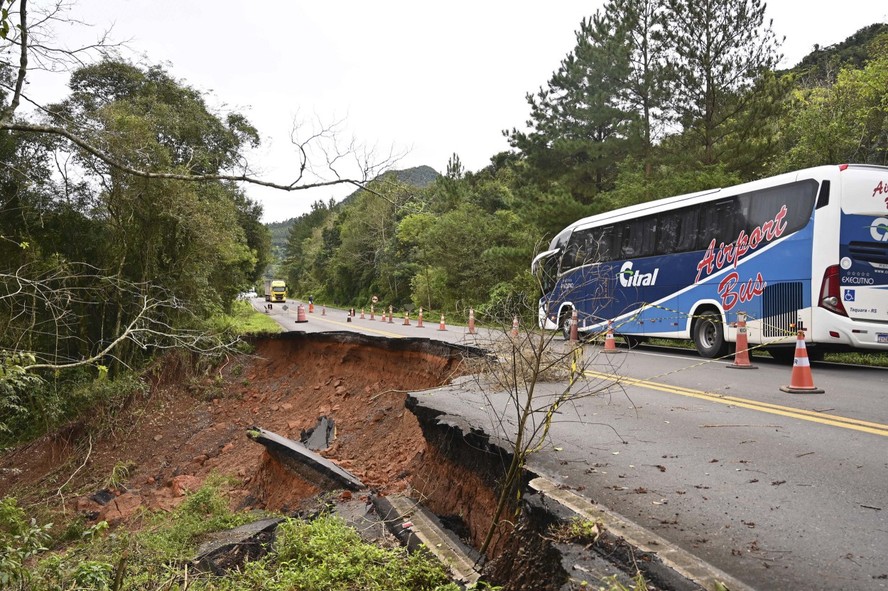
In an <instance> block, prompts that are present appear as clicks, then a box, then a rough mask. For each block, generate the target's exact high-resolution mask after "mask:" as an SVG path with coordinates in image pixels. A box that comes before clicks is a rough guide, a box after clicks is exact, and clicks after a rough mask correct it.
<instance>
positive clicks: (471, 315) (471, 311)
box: [469, 308, 475, 334]
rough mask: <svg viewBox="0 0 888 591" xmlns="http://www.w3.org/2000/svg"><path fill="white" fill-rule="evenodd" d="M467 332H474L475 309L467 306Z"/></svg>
mask: <svg viewBox="0 0 888 591" xmlns="http://www.w3.org/2000/svg"><path fill="white" fill-rule="evenodd" d="M469 334H475V309H474V308H469Z"/></svg>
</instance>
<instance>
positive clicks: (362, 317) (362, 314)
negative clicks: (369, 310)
mask: <svg viewBox="0 0 888 591" xmlns="http://www.w3.org/2000/svg"><path fill="white" fill-rule="evenodd" d="M361 320H365V318H364V308H361Z"/></svg>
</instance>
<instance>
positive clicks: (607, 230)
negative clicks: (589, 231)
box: [596, 226, 620, 263]
mask: <svg viewBox="0 0 888 591" xmlns="http://www.w3.org/2000/svg"><path fill="white" fill-rule="evenodd" d="M615 230H616V228H615V227H614V226H605V227H604V228H600V229H599V230H596V234H597V236H598V244H597V255H598V261H599V262H602V263H605V262H607V261H612V260H614V259H616V258H618V257H619V255H620V245H619V243H616V244H615V241H616V240H619V237H620V235H619V233H618V232H616V231H615Z"/></svg>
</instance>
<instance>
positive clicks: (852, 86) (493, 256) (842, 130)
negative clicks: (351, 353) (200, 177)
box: [273, 0, 888, 321]
mask: <svg viewBox="0 0 888 591" xmlns="http://www.w3.org/2000/svg"><path fill="white" fill-rule="evenodd" d="M738 7H743V9H742V10H740V9H739V8H738ZM675 23H678V25H679V26H672V25H673V24H675ZM667 25H669V26H667ZM779 46H780V43H779V40H778V39H777V38H776V37H775V35H774V33H773V31H772V30H771V29H770V28H769V25H768V21H767V16H766V14H765V12H764V5H763V4H762V3H760V2H704V3H699V2H689V1H672V2H656V1H639V0H614V1H611V2H608V3H607V4H606V5H605V6H604V7H603V8H602V9H601V10H599V11H598V12H596V13H595V14H594V15H593V16H592V17H590V18H588V19H586V20H584V21H583V22H581V23H580V26H579V28H578V30H577V31H576V45H575V47H574V49H573V50H572V51H571V52H570V53H569V54H568V55H566V56H565V57H564V59H563V60H562V61H561V63H560V64H559V65H558V67H557V69H556V70H555V71H554V72H553V74H552V75H551V78H550V79H549V81H548V83H547V84H546V86H544V87H542V88H540V89H539V90H538V91H537V92H534V93H530V94H528V95H527V97H526V98H527V106H528V113H529V115H528V120H527V122H526V125H521V122H516V125H515V127H514V128H512V129H509V130H504V132H503V133H504V135H505V137H506V139H507V141H508V145H509V146H510V149H509V150H507V151H504V152H501V153H499V154H495V155H492V156H491V158H490V164H489V165H488V166H487V167H485V168H484V169H482V170H479V171H474V172H473V171H466V170H464V167H463V166H462V165H461V163H460V159H459V155H458V154H454V155H453V156H452V157H451V159H450V161H449V162H448V163H447V164H446V168H445V170H444V171H443V173H442V174H440V175H438V174H437V173H435V172H434V171H433V170H431V169H430V168H429V167H421V168H418V169H412V170H409V171H400V172H392V173H390V174H387V175H383V176H382V177H380V178H377V179H376V180H375V181H374V182H372V183H370V184H369V185H368V186H367V187H366V188H365V189H363V190H358V191H356V192H355V193H354V194H352V195H351V196H350V197H349V198H347V199H346V200H344V201H343V202H340V203H334V202H332V201H330V202H323V201H316V202H315V203H314V204H313V205H312V208H311V211H310V212H309V213H306V214H304V215H302V216H301V217H298V218H296V219H293V220H289V221H288V222H286V223H280V224H273V228H274V231H275V232H276V234H277V235H278V236H279V238H278V240H276V242H278V241H279V244H276V254H277V256H276V258H277V260H276V263H275V266H274V267H273V269H274V271H273V272H274V274H275V275H277V276H281V277H285V278H286V279H287V281H288V283H289V284H290V286H291V292H293V293H295V294H297V295H300V296H302V297H308V295H313V296H314V298H315V301H324V302H326V303H329V304H334V303H335V304H338V305H344V306H349V307H358V308H361V307H369V305H370V300H371V297H373V296H376V297H377V298H378V299H379V300H380V301H381V302H383V303H384V304H385V305H386V306H388V305H392V306H393V307H394V309H395V310H401V309H414V308H419V307H420V306H422V307H424V308H425V309H426V310H433V311H436V312H444V313H448V314H454V315H455V317H463V318H464V317H465V316H466V315H467V311H468V308H469V307H473V308H474V309H475V310H476V311H477V312H478V313H479V318H482V317H483V318H487V319H488V320H495V319H497V318H499V317H505V318H506V319H508V318H512V315H513V314H515V313H520V312H521V311H522V310H523V311H525V312H526V311H528V310H529V311H530V313H531V314H532V309H533V307H534V306H533V302H534V301H535V299H536V297H537V287H536V286H537V282H536V280H535V279H534V278H533V277H532V276H531V275H530V261H531V260H532V259H533V256H534V255H535V254H536V253H538V252H541V251H543V250H545V249H546V248H547V245H548V241H549V240H550V239H551V238H552V237H553V236H554V235H555V234H556V233H557V232H558V231H560V230H561V229H563V228H564V227H565V226H566V225H568V224H569V223H572V222H574V221H576V220H577V219H579V218H582V217H584V216H588V215H593V214H596V213H600V212H604V211H609V210H612V209H614V208H617V207H622V206H626V205H632V204H636V203H640V202H644V201H649V200H652V199H657V198H661V197H668V196H672V195H679V194H683V193H690V192H694V191H699V190H704V189H711V188H716V187H725V186H730V185H734V184H737V183H741V182H745V181H750V180H754V179H758V178H762V177H767V176H771V175H775V174H779V173H783V172H788V171H791V170H797V169H801V168H806V167H810V166H818V165H822V164H840V163H846V162H854V163H869V164H880V165H885V164H886V163H888V151H886V149H888V119H886V113H888V111H886V109H888V98H886V93H885V89H886V88H888V59H886V57H885V56H886V49H888V27H886V25H884V24H874V25H871V26H869V27H866V28H864V29H862V30H860V31H859V32H857V33H856V34H855V35H853V36H851V37H849V38H848V39H847V40H846V41H844V42H842V43H839V44H837V45H835V46H832V47H826V48H820V47H816V48H815V50H814V51H813V52H812V53H811V54H809V55H808V56H807V57H806V58H805V59H803V60H802V61H801V62H800V63H799V64H798V65H796V66H795V67H793V68H792V69H790V70H784V71H780V70H777V69H776V67H777V63H778V61H779V57H780V53H779ZM528 304H530V305H528ZM528 320H530V321H532V319H530V318H529V319H528Z"/></svg>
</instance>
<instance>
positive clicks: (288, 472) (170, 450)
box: [0, 333, 695, 590]
mask: <svg viewBox="0 0 888 591" xmlns="http://www.w3.org/2000/svg"><path fill="white" fill-rule="evenodd" d="M252 346H253V349H254V350H253V352H252V353H251V354H249V355H240V356H237V357H230V358H228V359H227V360H224V361H223V363H222V364H221V365H220V366H216V367H211V368H207V366H206V364H202V363H201V361H202V360H200V359H197V358H189V357H187V356H183V355H178V356H172V355H171V356H168V357H167V358H165V360H164V361H162V362H161V363H159V364H158V365H157V366H156V367H155V368H154V369H153V371H152V372H151V373H150V374H149V376H148V379H149V385H150V393H148V394H146V395H144V396H140V397H134V398H133V399H132V400H131V401H130V403H129V406H128V407H127V408H126V410H125V412H127V413H130V415H129V418H125V419H123V420H125V421H126V424H127V431H126V433H125V435H124V436H120V435H118V434H115V433H108V434H107V435H103V436H102V437H103V438H102V439H94V440H90V443H91V452H90V456H89V460H90V461H89V464H88V467H89V470H92V471H94V472H95V474H99V475H107V474H109V473H111V471H112V470H113V469H114V467H115V466H116V465H118V464H120V463H121V462H125V463H126V465H128V466H131V468H130V470H129V477H128V479H127V481H126V483H125V486H121V487H120V488H118V489H117V490H115V491H113V494H110V495H108V497H109V498H108V499H105V497H102V498H101V499H99V498H98V497H96V496H95V495H83V496H82V497H78V498H77V499H76V500H75V502H74V505H75V506H76V507H77V510H78V512H80V513H81V514H82V515H83V516H84V517H86V518H87V519H90V520H97V521H102V520H104V521H108V522H109V523H110V524H112V525H115V526H116V525H120V524H126V523H127V522H128V520H133V521H136V520H137V519H138V515H139V514H140V511H142V510H144V509H150V510H161V511H163V510H169V509H170V508H171V507H174V506H175V505H176V503H179V502H181V501H182V500H183V499H184V498H185V495H186V494H187V491H189V490H190V491H194V490H197V488H198V487H200V486H201V484H202V483H203V482H204V481H205V480H207V479H208V478H210V477H211V475H213V474H223V475H226V476H229V477H230V478H232V479H233V481H234V482H235V484H234V490H232V491H231V493H230V497H229V498H230V499H231V502H232V504H233V505H234V506H237V507H240V508H243V509H249V508H256V509H267V510H271V511H277V512H281V513H284V514H293V513H301V514H305V513H306V508H308V512H311V510H312V509H311V508H312V507H317V505H318V498H319V497H322V498H324V499H330V498H331V496H330V495H331V493H330V490H331V488H332V489H333V490H336V491H338V492H336V493H333V497H332V498H333V499H335V501H336V502H337V503H338V504H340V505H344V504H351V509H350V511H352V512H354V511H357V512H364V511H367V509H368V508H369V507H374V510H373V511H372V512H373V513H375V514H376V516H377V518H381V519H387V521H388V523H387V525H388V527H389V529H390V530H392V531H393V532H394V533H396V534H399V537H406V538H409V539H420V541H423V543H424V544H425V545H426V546H429V545H431V546H437V545H438V544H439V543H440V544H442V545H444V544H445V543H446V545H447V546H448V547H452V548H455V550H454V552H455V554H453V555H452V556H451V557H449V558H447V557H444V558H443V560H445V561H447V562H448V563H449V564H451V566H454V567H455V568H454V570H456V567H458V568H461V569H462V570H463V572H464V573H465V574H464V575H463V576H459V578H460V579H462V580H464V581H467V582H469V581H471V580H473V577H474V576H476V575H473V574H472V572H471V571H472V570H474V569H475V568H480V571H481V576H482V578H483V579H485V580H487V581H489V582H490V583H492V584H495V585H503V586H504V587H505V588H506V589H540V590H546V589H552V590H554V589H570V588H581V586H582V585H583V583H584V582H585V585H586V587H587V588H588V585H598V584H599V583H600V581H601V580H602V578H603V577H605V576H617V577H620V580H621V581H623V582H624V583H625V584H626V585H627V586H628V585H630V584H631V577H632V576H633V575H634V574H635V566H634V565H635V564H638V565H640V566H644V564H645V563H646V562H647V563H653V562H654V560H653V558H651V554H650V553H644V554H640V555H634V556H633V554H632V552H633V550H632V549H631V548H630V549H627V551H626V552H623V553H622V554H621V553H620V552H617V549H619V548H624V547H625V544H624V543H623V542H621V541H619V540H611V541H608V542H605V540H606V538H605V537H603V536H598V537H597V538H598V539H597V540H596V539H588V538H586V537H583V536H584V535H585V533H587V532H585V529H584V530H583V531H584V532H585V533H583V535H581V536H579V537H577V536H576V535H575V533H571V531H570V528H567V529H565V528H564V524H565V523H569V522H571V520H573V519H576V518H577V515H576V514H575V513H572V512H570V511H563V510H562V509H557V507H560V505H559V504H557V503H552V502H551V501H547V502H541V498H542V497H541V495H539V494H526V495H525V503H524V504H522V505H521V506H512V507H510V508H509V509H508V511H507V512H506V513H505V514H504V515H506V519H505V520H504V521H503V523H502V525H501V526H500V527H499V528H498V529H497V531H496V535H495V536H494V539H493V542H492V544H491V545H490V547H489V549H488V551H487V552H486V555H487V556H486V560H479V559H478V556H477V554H475V553H473V551H472V550H471V548H479V547H480V546H481V543H482V540H483V538H484V535H485V532H487V530H488V528H489V526H490V523H491V521H492V518H493V514H494V510H495V505H496V499H497V492H498V486H499V483H500V482H501V479H502V475H503V469H504V466H505V465H507V464H508V462H509V460H510V459H511V458H510V456H509V453H508V450H507V449H504V447H502V446H498V445H496V444H495V443H492V442H491V441H490V438H489V437H488V435H486V434H485V433H483V432H480V431H478V430H475V429H473V428H472V427H471V426H470V425H469V424H467V423H465V421H464V420H463V419H462V418H461V417H460V416H458V413H450V414H442V413H441V412H440V411H437V410H435V409H433V408H430V407H427V406H422V405H419V404H416V403H415V399H416V398H419V397H418V396H411V393H417V392H421V391H427V390H429V389H433V388H440V387H441V386H444V385H447V384H450V383H452V382H453V381H454V379H455V378H457V377H458V376H460V375H461V374H463V373H464V372H465V371H466V369H465V368H466V364H465V363H464V362H465V360H466V359H467V358H470V357H475V356H478V355H483V351H480V350H478V349H472V348H466V347H461V346H456V345H450V344H447V343H441V342H435V341H431V340H428V339H419V338H417V339H384V338H371V337H366V336H362V335H358V334H354V333H323V334H311V335H308V334H302V333H285V334H282V335H279V336H276V337H270V338H269V337H266V338H256V339H255V340H253V341H252ZM322 418H323V420H321V419H322ZM183 426H187V427H184V428H183ZM257 426H258V428H257ZM88 432H89V425H87V424H84V425H80V426H78V425H72V426H70V427H69V428H67V430H66V431H65V433H63V434H60V435H59V436H58V437H52V436H49V437H46V438H44V439H42V440H40V441H37V442H33V443H31V444H29V445H28V446H27V447H25V448H22V449H21V450H17V451H15V452H12V453H10V454H8V456H7V458H8V460H9V461H10V462H12V463H13V464H14V466H15V468H16V470H15V471H14V472H13V471H8V472H6V473H5V474H6V477H5V478H4V479H3V480H2V481H0V493H8V491H10V490H13V491H14V490H20V489H21V487H22V486H24V484H25V483H27V482H41V481H44V480H45V479H46V478H47V476H48V475H51V476H53V477H55V476H54V475H53V474H54V473H53V471H54V470H55V471H57V470H58V469H59V468H58V467H59V466H61V465H64V463H65V462H68V461H70V460H76V461H74V462H72V463H73V464H75V465H81V464H85V462H84V461H83V458H78V457H75V454H76V453H77V449H78V447H77V443H78V439H77V438H78V437H80V438H81V440H82V442H84V443H85V442H86V437H87V435H86V433H88ZM246 434H249V435H251V436H252V438H251V437H250V436H247V435H246ZM303 437H305V438H306V441H307V440H309V439H311V440H312V446H313V447H315V448H317V449H316V450H313V451H310V450H308V448H307V447H306V448H305V449H304V450H303V449H302V447H301V445H295V444H296V443H297V442H300V440H301V439H302V438H303ZM145 442H151V444H150V445H145ZM257 442H260V443H263V445H257ZM60 443H64V445H61V444H60ZM85 447H86V446H82V447H81V448H85ZM11 465H12V464H11ZM309 465H310V468H311V469H310V470H309V469H306V467H307V466H309ZM2 467H3V466H0V468H2ZM533 476H534V475H532V474H527V475H525V478H524V484H525V485H527V484H529V481H530V480H531V478H532V477H533ZM76 477H77V478H83V479H84V480H83V482H77V481H76V479H75V480H72V481H71V485H72V488H73V487H74V486H83V487H86V486H88V482H90V481H89V480H88V479H89V478H93V480H95V477H94V476H90V475H89V474H88V473H87V470H82V471H81V472H80V473H78V474H77V475H76ZM361 485H363V486H361ZM526 490H528V491H529V490H530V489H529V488H526ZM380 499H389V502H388V503H380V502H379V500H380ZM518 509H520V513H516V512H517V511H518ZM516 515H517V517H516ZM359 517H362V518H363V517H364V516H363V515H362V516H359ZM592 525H593V526H594V525H595V524H592ZM266 526H267V527H268V528H273V527H274V524H273V523H269V524H265V523H261V524H258V525H257V526H256V531H255V532H254V531H252V530H250V531H245V532H235V533H234V534H231V536H230V537H223V538H222V541H221V542H220V545H218V546H213V547H211V548H210V549H209V550H208V551H207V553H208V554H207V556H208V558H207V560H206V561H205V562H207V563H208V564H209V563H211V564H212V565H213V567H212V568H211V569H210V570H214V571H215V570H216V569H217V568H222V566H223V565H224V564H227V563H228V562H229V561H236V560H239V559H240V558H241V557H242V556H243V555H242V554H240V553H239V551H237V550H234V549H233V548H240V547H246V546H244V543H243V540H244V539H246V538H251V537H254V536H259V538H258V539H259V542H258V543H257V544H254V545H252V546H249V547H250V548H254V547H261V546H263V545H264V543H263V542H262V540H263V539H264V538H263V537H262V536H266V535H269V536H270V535H272V534H270V533H269V532H268V529H267V527H266ZM439 527H440V528H441V529H440V530H439V531H440V533H435V535H431V534H432V532H435V530H436V529H437V528H439ZM596 527H597V526H596ZM593 529H594V528H593ZM408 534H410V535H408ZM232 540H233V541H232ZM435 540H437V541H435ZM448 540H450V541H451V542H455V543H453V544H451V543H450V542H448ZM603 554H606V555H607V556H608V557H607V558H605V557H603ZM247 555H248V554H247ZM220 556H221V557H220ZM617 556H628V558H623V559H621V560H622V563H621V560H616V559H613V557H617ZM639 556H641V557H645V556H646V557H648V558H650V560H646V559H644V558H641V559H640V558H639ZM211 557H216V558H211ZM633 558H634V562H633ZM623 563H625V564H623ZM468 566H471V568H468V569H467V567H468ZM624 566H625V567H626V568H625V570H621V568H622V567H624ZM679 580H680V578H677V579H675V580H673V579H670V578H669V577H665V576H660V575H658V574H656V573H654V574H653V575H651V576H649V577H648V581H649V583H650V584H649V588H660V589H685V588H694V587H695V586H694V585H690V586H688V584H687V583H685V586H682V584H679V583H677V582H676V581H679Z"/></svg>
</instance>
